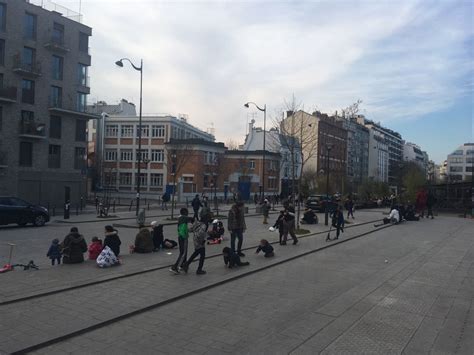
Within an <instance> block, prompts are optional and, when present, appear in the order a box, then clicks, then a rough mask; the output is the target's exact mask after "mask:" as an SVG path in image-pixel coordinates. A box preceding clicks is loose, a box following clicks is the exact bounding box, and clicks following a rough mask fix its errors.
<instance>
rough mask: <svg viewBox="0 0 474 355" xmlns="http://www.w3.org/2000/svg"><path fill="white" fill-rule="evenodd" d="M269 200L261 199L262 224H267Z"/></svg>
mask: <svg viewBox="0 0 474 355" xmlns="http://www.w3.org/2000/svg"><path fill="white" fill-rule="evenodd" d="M270 208H271V207H270V202H268V200H267V199H265V200H264V201H263V205H262V213H263V224H268V216H269V214H270Z"/></svg>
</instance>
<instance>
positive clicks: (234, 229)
mask: <svg viewBox="0 0 474 355" xmlns="http://www.w3.org/2000/svg"><path fill="white" fill-rule="evenodd" d="M227 229H228V230H229V232H230V247H231V249H232V251H234V252H237V254H238V256H242V257H244V256H245V254H244V253H242V242H243V238H244V231H245V229H247V226H246V224H245V215H244V203H243V202H241V201H239V202H236V203H234V204H233V205H232V207H231V208H230V210H229V214H228V219H227ZM236 239H238V240H239V241H238V244H237V250H236V249H235V240H236Z"/></svg>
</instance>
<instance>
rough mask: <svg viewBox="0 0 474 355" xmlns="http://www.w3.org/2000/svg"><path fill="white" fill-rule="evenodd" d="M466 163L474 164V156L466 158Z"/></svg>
mask: <svg viewBox="0 0 474 355" xmlns="http://www.w3.org/2000/svg"><path fill="white" fill-rule="evenodd" d="M466 164H474V158H470V157H469V158H466Z"/></svg>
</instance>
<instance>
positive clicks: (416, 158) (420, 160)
mask: <svg viewBox="0 0 474 355" xmlns="http://www.w3.org/2000/svg"><path fill="white" fill-rule="evenodd" d="M403 161H406V162H414V163H415V164H417V165H418V166H419V167H420V168H421V169H423V171H424V172H426V173H427V171H428V163H429V157H428V153H426V152H424V151H422V150H421V148H420V146H419V145H417V144H415V143H410V142H405V141H404V142H403Z"/></svg>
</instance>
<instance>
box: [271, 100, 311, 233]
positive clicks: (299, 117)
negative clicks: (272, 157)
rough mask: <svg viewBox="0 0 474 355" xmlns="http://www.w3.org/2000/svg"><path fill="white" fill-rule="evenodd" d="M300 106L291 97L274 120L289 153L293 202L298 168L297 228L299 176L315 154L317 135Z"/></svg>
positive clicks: (298, 221)
mask: <svg viewBox="0 0 474 355" xmlns="http://www.w3.org/2000/svg"><path fill="white" fill-rule="evenodd" d="M302 107H303V106H302V104H300V103H298V101H297V100H296V98H295V96H294V95H293V96H292V98H291V100H289V101H285V104H284V111H287V117H285V116H284V114H285V113H284V112H282V114H280V115H278V116H277V117H276V119H275V123H276V125H277V126H278V127H279V128H280V133H281V144H282V146H283V147H284V148H285V149H287V150H288V152H289V153H290V161H291V175H292V191H291V195H292V199H293V201H295V189H294V182H295V180H296V176H297V171H296V169H297V168H298V167H299V170H300V171H299V176H300V178H299V179H298V193H299V201H298V202H299V203H298V211H297V218H296V219H297V228H299V227H300V212H301V175H302V172H303V169H304V166H305V164H306V163H307V162H308V161H309V160H310V159H311V158H313V157H314V156H315V155H316V154H317V150H318V135H317V132H316V131H315V130H316V127H315V119H314V117H313V116H312V115H311V114H308V113H306V112H304V111H303V110H302Z"/></svg>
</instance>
